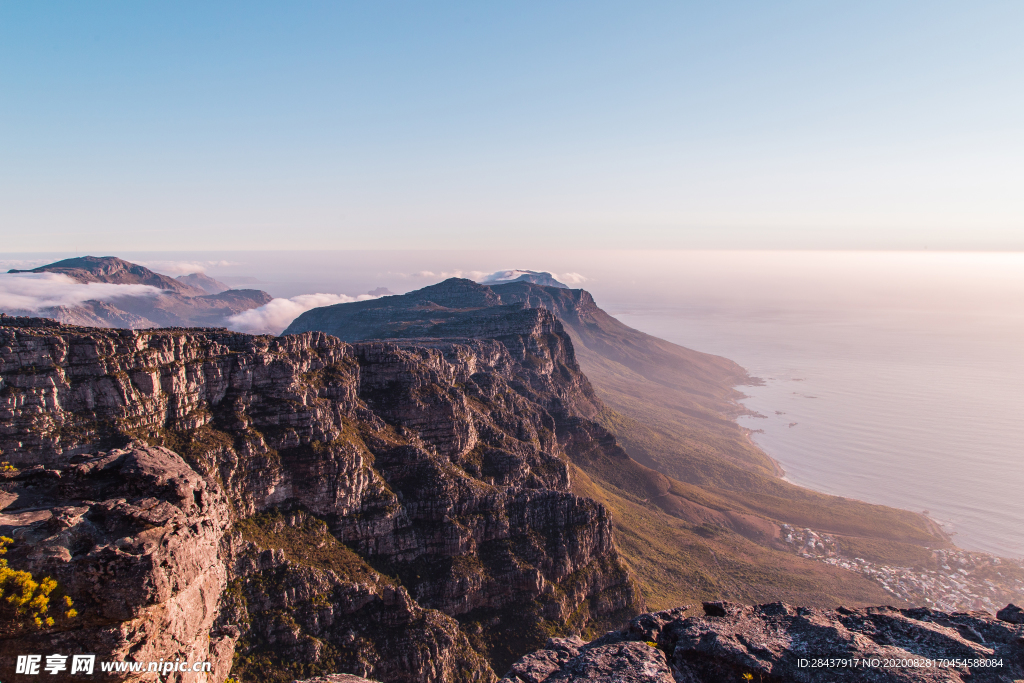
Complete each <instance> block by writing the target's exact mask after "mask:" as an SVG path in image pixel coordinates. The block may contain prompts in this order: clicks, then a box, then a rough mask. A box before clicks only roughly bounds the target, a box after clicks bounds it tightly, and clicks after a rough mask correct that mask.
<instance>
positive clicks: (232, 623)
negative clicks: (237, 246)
mask: <svg viewBox="0 0 1024 683" xmlns="http://www.w3.org/2000/svg"><path fill="white" fill-rule="evenodd" d="M451 331H452V332H455V331H458V332H459V333H460V334H465V335H468V336H465V337H460V338H448V339H438V338H432V339H423V340H409V341H402V342H390V343H383V342H371V343H361V344H347V343H345V342H342V341H340V340H338V339H337V338H334V337H330V336H327V335H324V334H321V333H307V334H301V335H294V336H287V337H282V338H276V339H275V338H270V337H254V336H248V335H242V334H233V333H228V332H224V331H208V330H198V329H175V330H152V331H149V330H97V329H87V328H76V327H70V326H65V325H59V324H56V323H53V322H50V321H46V320H41V319H29V318H19V319H12V318H0V449H2V455H0V458H2V459H3V460H4V461H6V462H8V463H9V466H7V467H6V468H5V469H4V471H3V473H2V475H0V476H2V479H0V482H2V483H0V489H2V493H0V503H2V509H0V535H4V536H8V537H10V538H13V539H14V543H13V545H12V549H11V552H10V553H9V554H8V556H7V558H8V559H9V561H10V563H11V566H12V567H14V568H16V569H21V570H26V571H31V572H33V574H35V575H36V576H43V575H47V576H53V577H55V578H57V580H58V581H59V582H60V583H61V585H62V586H63V587H64V589H65V590H66V592H67V594H68V595H70V596H71V597H73V598H74V600H75V604H76V606H78V607H79V612H80V614H81V616H80V617H79V618H78V620H77V621H76V623H74V624H64V625H62V624H58V625H57V626H55V627H52V628H42V629H34V628H32V627H31V626H30V625H26V626H25V627H24V628H22V627H19V628H18V629H17V631H16V632H11V633H6V634H5V635H4V637H3V639H2V640H0V656H2V665H0V666H2V668H0V680H7V679H8V678H11V677H12V674H13V672H12V671H11V670H10V668H9V667H11V666H13V660H14V655H17V654H24V653H33V652H34V653H38V654H42V655H48V654H50V653H52V652H62V651H63V652H64V653H65V654H72V653H78V652H93V653H97V655H98V656H99V658H100V659H108V660H118V659H120V658H126V659H129V660H132V661H139V662H146V661H150V658H153V657H156V656H157V654H159V657H157V658H158V659H167V660H170V659H179V658H180V659H183V660H188V661H196V660H200V661H210V662H212V664H213V671H214V672H215V675H214V679H215V680H218V681H221V680H223V678H224V677H225V676H227V675H228V672H229V671H231V675H232V676H233V677H235V678H237V679H239V680H242V681H291V680H293V679H296V678H310V677H315V676H323V675H327V674H335V673H349V674H357V675H361V676H366V677H369V678H376V679H379V680H385V681H401V682H405V681H409V682H412V681H446V682H447V681H452V682H455V681H490V680H494V679H495V678H496V677H495V673H494V672H495V671H497V672H498V673H501V672H503V671H504V669H505V668H507V666H508V665H509V664H510V663H511V662H512V661H514V660H515V659H516V658H517V657H519V656H521V655H522V654H523V653H524V652H528V651H530V650H531V649H534V648H536V647H539V646H541V645H543V643H544V642H546V640H547V638H549V637H551V636H557V635H565V636H568V635H572V634H586V633H591V632H594V631H595V630H596V631H598V632H600V631H601V630H602V629H604V628H608V627H609V626H614V625H615V624H619V623H623V621H624V620H625V619H626V618H628V617H629V616H630V615H632V614H636V613H637V612H638V611H642V609H643V601H642V598H640V596H639V594H638V592H637V590H636V588H635V586H634V584H633V582H632V580H631V579H630V577H629V574H628V572H627V570H626V567H625V566H624V565H623V563H622V561H621V559H620V558H619V555H618V553H617V550H616V548H615V545H614V543H613V538H612V526H611V519H610V516H609V515H608V512H607V511H606V510H605V509H604V508H603V507H602V506H601V505H600V504H599V503H596V502H594V501H593V500H589V499H587V498H583V497H580V496H577V495H574V494H573V493H572V492H571V487H572V480H571V478H572V475H571V471H572V470H571V466H570V465H569V462H570V461H572V460H573V459H580V458H588V457H590V458H596V457H609V458H619V459H622V458H625V457H626V456H625V454H624V453H622V452H621V449H619V448H618V447H617V446H616V444H615V440H614V437H612V436H611V435H610V434H609V433H608V432H607V431H606V430H604V428H602V427H601V426H599V425H598V424H596V423H595V422H593V421H592V420H591V417H592V416H594V415H596V413H597V412H598V411H599V410H600V406H599V402H598V401H597V399H596V397H595V396H594V394H593V390H592V388H591V387H590V385H589V382H587V380H586V377H585V376H584V375H583V374H582V373H581V372H580V371H579V367H578V365H577V363H576V361H575V357H574V354H573V349H572V344H571V342H570V341H569V339H568V337H567V336H566V335H565V333H564V331H563V330H562V328H561V325H560V323H559V322H558V321H557V320H556V319H555V318H554V316H553V315H552V314H551V313H550V312H548V311H546V310H538V309H525V308H522V307H515V308H512V309H508V308H506V309H505V310H503V311H484V312H482V313H480V314H479V315H478V316H475V317H473V318H472V319H470V318H466V319H464V320H461V321H459V322H458V323H457V324H454V327H453V328H452V330H451ZM129 676H130V675H129ZM190 676H191V678H190ZM122 678H123V679H125V680H127V678H126V677H125V676H122ZM112 679H114V680H116V679H117V675H114V676H113V677H112ZM144 679H145V676H143V678H142V679H140V680H144ZM48 680H55V681H59V680H64V678H62V676H61V675H59V674H58V675H54V676H53V677H52V678H51V677H49V676H48ZM67 680H76V679H75V677H73V676H70V675H69V676H67ZM167 680H175V681H178V680H181V681H191V680H199V678H198V677H197V676H196V675H194V674H190V673H189V674H185V673H181V674H179V673H172V674H171V677H170V678H169V679H167Z"/></svg>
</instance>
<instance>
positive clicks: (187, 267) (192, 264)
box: [135, 261, 241, 275]
mask: <svg viewBox="0 0 1024 683" xmlns="http://www.w3.org/2000/svg"><path fill="white" fill-rule="evenodd" d="M135 263H137V264H139V265H140V266H145V267H146V268H149V269H150V270H153V271H156V272H158V273H163V274H164V275H191V274H192V273H205V272H206V269H207V268H214V267H218V266H220V267H223V266H237V265H241V264H239V263H236V262H234V261H135Z"/></svg>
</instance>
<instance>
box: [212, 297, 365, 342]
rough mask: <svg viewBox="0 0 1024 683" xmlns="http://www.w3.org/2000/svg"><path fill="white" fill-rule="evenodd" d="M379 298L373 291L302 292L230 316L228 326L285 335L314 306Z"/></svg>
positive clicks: (234, 328) (259, 332)
mask: <svg viewBox="0 0 1024 683" xmlns="http://www.w3.org/2000/svg"><path fill="white" fill-rule="evenodd" d="M377 298H378V297H375V296H370V295H369V294H360V295H359V296H348V295H346V294H301V295H299V296H293V297H292V298H290V299H274V300H272V301H270V302H269V303H266V304H264V305H262V306H260V307H259V308H253V309H250V310H248V311H242V312H241V313H238V314H237V315H233V316H231V317H230V318H228V320H227V323H228V327H229V328H230V329H232V330H235V331H236V332H248V333H249V334H281V333H282V332H283V331H284V329H285V328H286V327H288V325H290V324H291V322H292V321H293V320H295V319H296V318H297V317H299V316H300V315H301V314H302V313H305V312H306V311H308V310H310V309H311V308H319V307H320V306H331V305H333V304H347V303H352V302H353V301H366V300H367V299H377Z"/></svg>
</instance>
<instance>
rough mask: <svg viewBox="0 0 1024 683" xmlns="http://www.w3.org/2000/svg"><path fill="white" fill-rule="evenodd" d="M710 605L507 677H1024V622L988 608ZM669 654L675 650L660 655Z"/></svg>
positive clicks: (704, 681) (645, 621) (536, 661)
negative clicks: (965, 610)
mask: <svg viewBox="0 0 1024 683" xmlns="http://www.w3.org/2000/svg"><path fill="white" fill-rule="evenodd" d="M704 609H705V615H704V616H703V617H684V616H683V615H681V614H679V613H678V612H676V613H673V612H660V613H656V614H650V615H642V616H640V617H637V618H636V619H634V620H633V621H632V622H631V623H630V626H628V627H627V628H625V629H623V630H621V631H618V632H613V633H610V634H608V635H606V636H604V637H602V638H599V639H598V640H596V641H594V642H592V643H589V644H586V645H583V646H581V647H579V648H578V651H577V654H576V655H575V656H572V657H568V658H567V657H565V656H563V655H561V653H560V652H559V651H557V650H555V649H552V648H550V647H549V648H547V649H545V650H543V651H540V652H535V653H533V654H530V655H527V656H526V657H524V658H522V659H521V660H519V661H518V662H516V664H515V665H513V667H512V669H511V670H510V671H509V672H508V674H507V675H506V677H505V678H504V679H503V683H554V682H555V681H559V682H562V681H580V682H582V681H595V680H602V681H603V680H608V681H612V680H615V681H633V680H637V681H641V680H642V681H647V680H651V681H655V680H665V681H666V683H667V682H668V681H676V682H686V683H718V682H719V681H742V680H754V681H758V680H760V681H778V682H780V683H781V682H789V681H794V682H812V681H813V682H817V681H821V682H825V681H829V682H831V681H840V682H844V681H849V682H850V683H853V682H854V681H878V682H890V681H891V682H893V683H895V682H896V681H901V682H907V681H922V682H924V681H935V682H938V681H943V682H946V683H948V682H952V681H964V682H966V681H971V682H972V683H981V682H983V681H991V682H992V683H996V682H997V681H999V682H1003V681H1012V680H1017V679H1020V678H1022V677H1024V627H1022V626H1021V625H1017V624H1010V623H1007V622H1006V621H1000V620H998V619H995V618H993V617H992V615H990V614H988V613H985V612H972V613H957V614H946V613H944V612H937V611H932V610H929V609H903V610H899V609H894V608H890V607H873V608H867V609H845V608H839V609H836V610H822V609H805V608H794V607H790V606H789V605H785V604H782V603H774V604H768V605H759V606H756V607H745V606H741V605H736V604H731V603H722V602H719V603H705V605H704ZM1014 614H1016V613H1014ZM649 636H654V638H653V639H651V640H650V641H648V642H649V643H653V644H654V646H656V648H657V649H655V647H652V646H651V645H650V644H648V642H644V641H643V640H641V639H647V638H648V637H649ZM626 645H628V646H629V647H628V648H626V647H625V646H626ZM616 647H618V649H615V648H616ZM644 648H646V650H645V649H644ZM645 653H646V656H644V655H645ZM655 653H657V654H655ZM662 653H664V654H665V655H667V657H665V656H662V657H661V659H659V657H658V656H659V655H662ZM824 659H830V660H832V665H831V666H814V665H815V664H820V662H821V660H824ZM662 661H664V662H665V667H666V669H665V671H666V672H670V673H667V674H665V675H667V676H668V677H667V678H663V679H662V678H658V676H662V675H663V674H662V672H661V669H660V668H659V662H662ZM865 662H873V663H870V664H865ZM980 662H995V663H997V665H995V666H992V665H986V664H984V663H980ZM887 663H888V664H889V665H888V666H887V665H886V664H887ZM673 677H674V678H673Z"/></svg>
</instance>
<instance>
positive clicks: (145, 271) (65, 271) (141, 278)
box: [7, 256, 206, 297]
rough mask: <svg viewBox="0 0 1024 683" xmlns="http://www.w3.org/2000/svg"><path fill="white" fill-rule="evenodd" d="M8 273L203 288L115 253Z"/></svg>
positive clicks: (187, 291) (190, 291) (185, 290)
mask: <svg viewBox="0 0 1024 683" xmlns="http://www.w3.org/2000/svg"><path fill="white" fill-rule="evenodd" d="M7 272H9V273H59V274H61V275H66V276H68V277H70V278H71V279H72V280H75V281H76V282H82V283H89V282H107V283H110V284H115V285H149V286H150V287H156V288H157V289H163V290H167V291H171V292H176V293H178V294H181V295H182V296H189V297H191V296H202V295H204V294H206V291H204V290H203V289H201V288H199V287H193V286H191V285H189V284H187V283H185V282H179V281H177V280H175V279H174V278H172V277H168V276H167V275H161V274H159V273H154V272H153V271H152V270H150V269H149V268H146V267H145V266H140V265H138V264H137V263H131V262H129V261H125V260H124V259H120V258H117V257H116V256H76V257H75V258H68V259H64V260H63V261H56V262H55V263H50V264H48V265H45V266H39V267H38V268H33V269H31V270H14V269H12V270H9V271H7Z"/></svg>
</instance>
